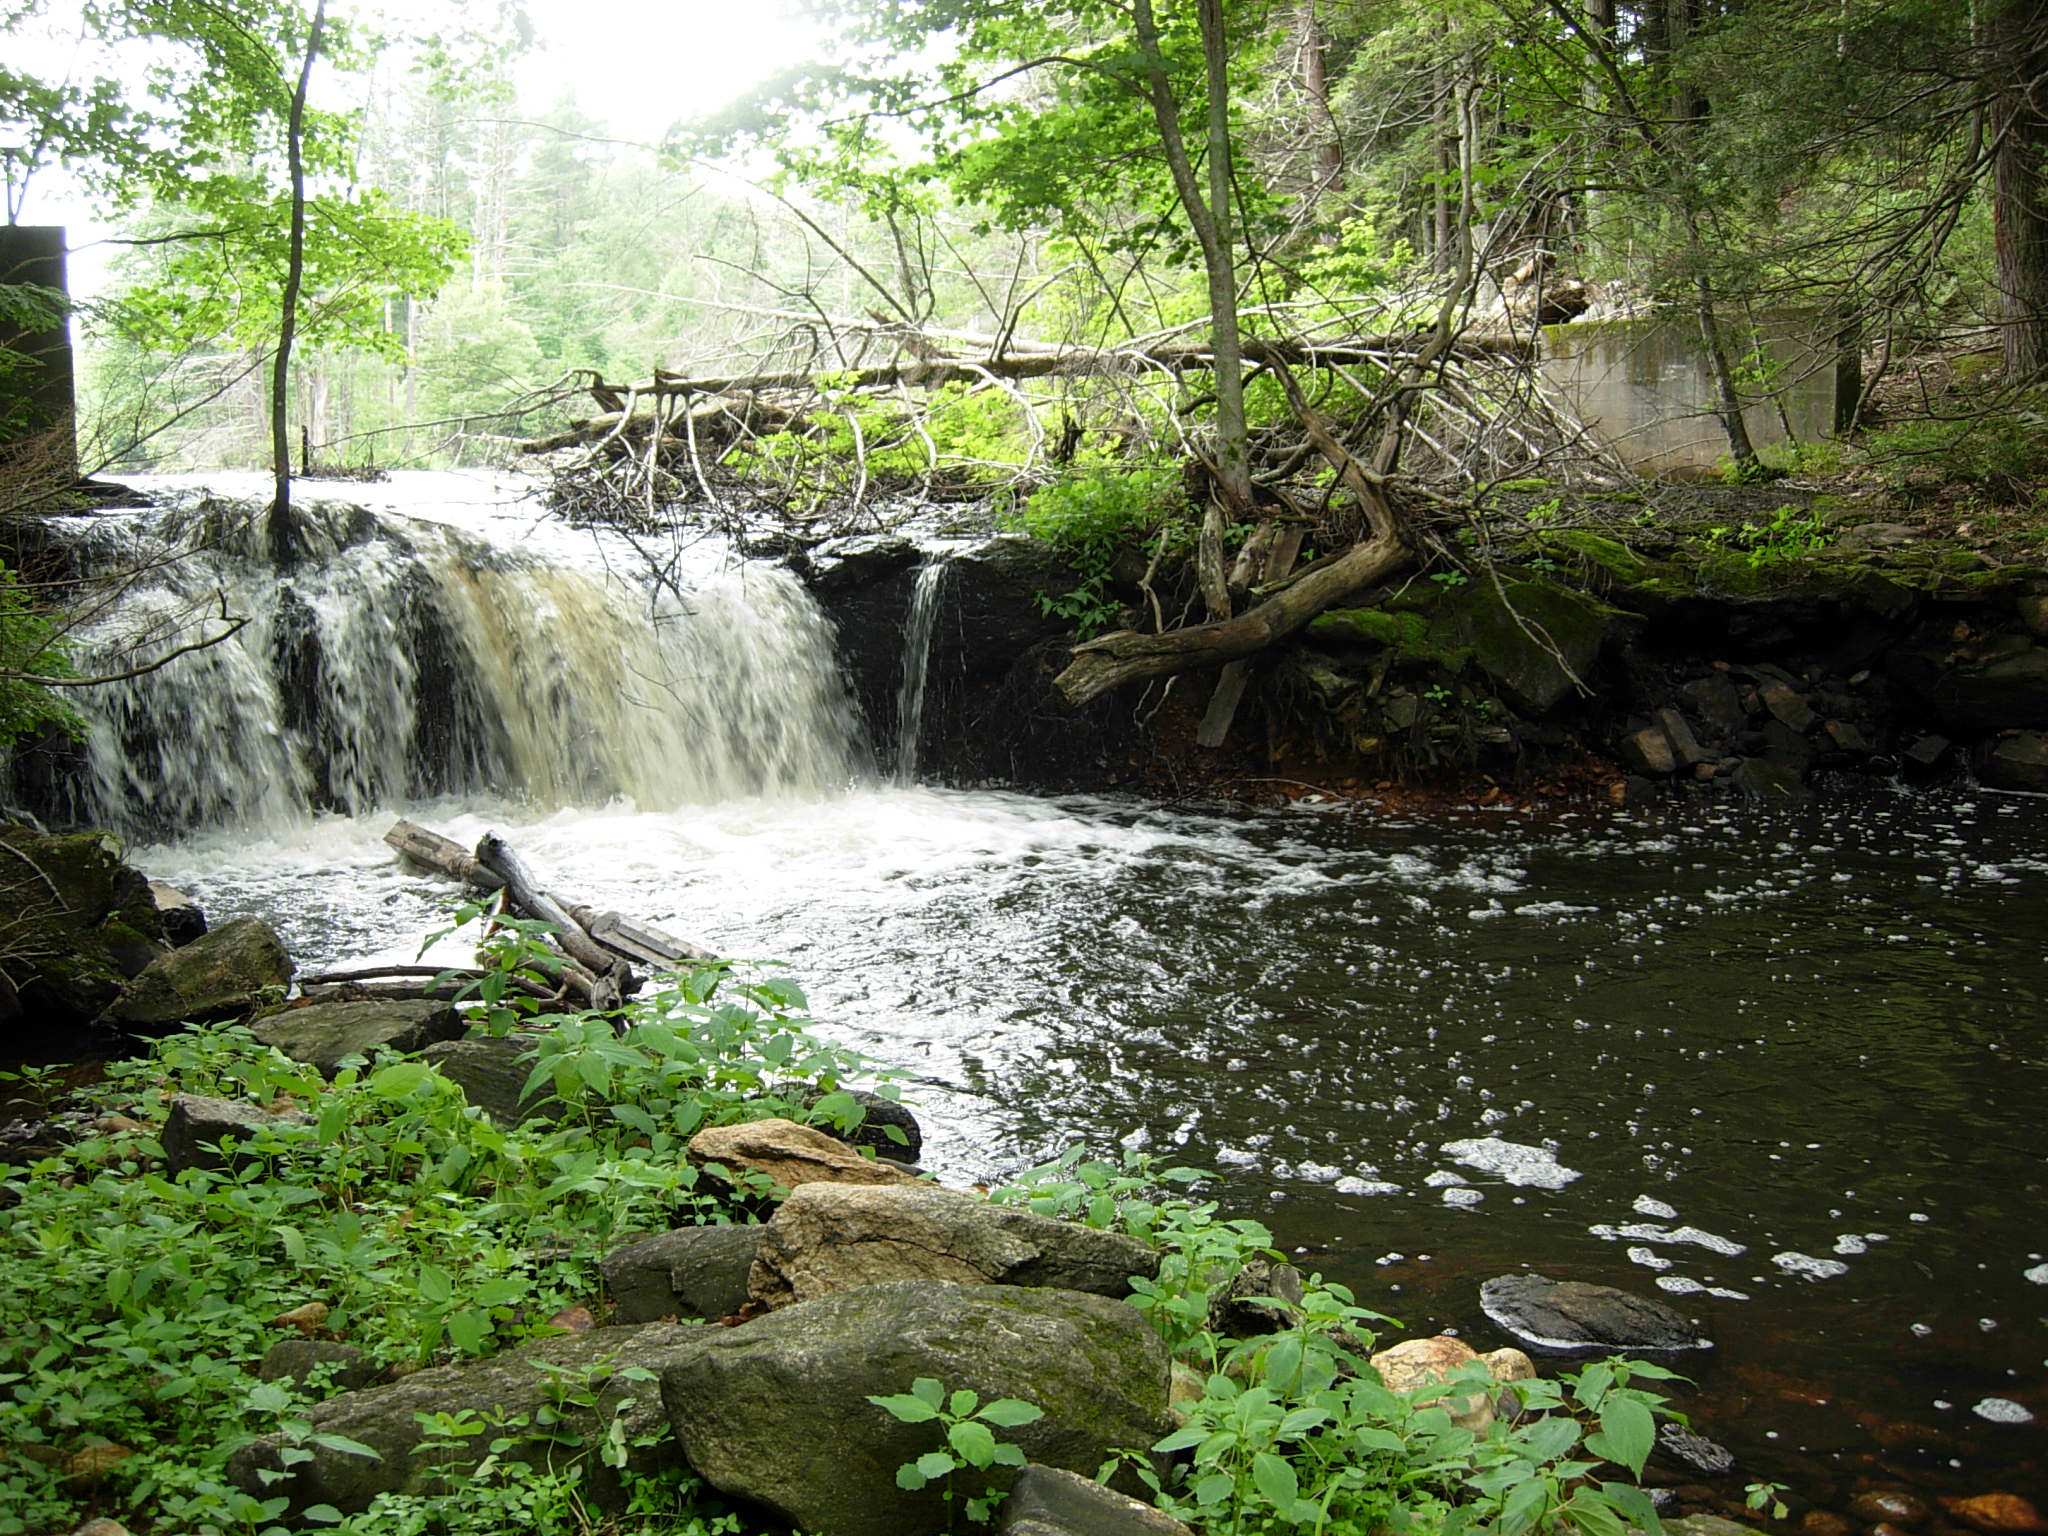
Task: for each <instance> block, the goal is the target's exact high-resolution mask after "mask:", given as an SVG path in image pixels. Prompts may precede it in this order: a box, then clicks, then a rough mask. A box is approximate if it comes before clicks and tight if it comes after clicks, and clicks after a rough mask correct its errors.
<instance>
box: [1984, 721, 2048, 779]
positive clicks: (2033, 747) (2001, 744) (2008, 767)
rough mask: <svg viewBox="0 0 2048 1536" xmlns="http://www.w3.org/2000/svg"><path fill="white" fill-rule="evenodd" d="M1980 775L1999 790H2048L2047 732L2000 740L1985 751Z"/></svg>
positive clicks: (2019, 733) (2029, 732) (2019, 735)
mask: <svg viewBox="0 0 2048 1536" xmlns="http://www.w3.org/2000/svg"><path fill="white" fill-rule="evenodd" d="M1978 772H1979V773H1980V775H1981V776H1982V777H1983V780H1984V782H1985V783H1986V784H1990V785H1992V786H1994V787H1996V788H1999V789H2030V790H2036V791H2040V790H2048V732H2042V731H2015V732H2013V734H2012V735H2010V736H2005V737H2001V738H2000V739H1999V740H1997V741H1994V742H1993V743H1991V745H1990V746H1989V747H1988V748H1986V749H1985V751H1984V754H1983V757H1982V760H1981V764H1980V767H1979V769H1978Z"/></svg>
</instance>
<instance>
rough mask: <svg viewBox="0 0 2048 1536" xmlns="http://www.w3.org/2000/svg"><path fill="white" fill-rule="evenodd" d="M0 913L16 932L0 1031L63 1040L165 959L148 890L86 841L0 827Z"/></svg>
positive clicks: (105, 850)
mask: <svg viewBox="0 0 2048 1536" xmlns="http://www.w3.org/2000/svg"><path fill="white" fill-rule="evenodd" d="M0 911H4V912H6V913H7V915H8V919H9V920H10V922H11V923H12V924H13V925H14V926H13V931H12V932H11V933H10V935H9V937H8V945H7V977H6V979H5V980H0V1023H6V1022H8V1021H9V1020H10V1019H14V1020H19V1021H20V1022H21V1023H22V1024H24V1025H26V1026H29V1027H31V1028H38V1029H49V1030H53V1031H62V1030H67V1029H75V1028H78V1027H81V1026H84V1025H87V1024H90V1023H91V1022H92V1021H93V1020H94V1019H96V1018H98V1017H99V1015H100V1014H101V1012H102V1011H103V1010H104V1009H105V1008H106V1007H107V1005H108V1004H109V1003H111V1002H113V1001H114V999H115V998H117V997H119V996H120V995H121V988H122V987H123V986H124V985H125V984H126V983H127V981H128V980H129V978H131V977H133V976H135V975H137V974H139V973H140V972H141V971H143V970H144V969H145V968H146V967H147V966H148V965H149V963H150V962H151V961H153V960H155V959H156V958H157V957H158V956H159V955H161V954H163V953H164V952H165V944H164V929H163V919H162V918H161V917H159V916H158V914H157V908H156V902H155V901H154V900H153V899H152V898H151V896H150V893H149V880H148V878H147V877H145V876H144V875H142V874H141V873H139V872H138V871H136V870H133V869H130V868H129V867H128V866H127V865H126V864H123V863H122V862H121V860H120V859H119V857H117V856H116V855H115V853H114V852H113V850H112V849H111V848H110V847H109V846H108V845H107V843H106V842H105V841H104V840H102V839H101V838H99V837H98V836H96V835H94V834H92V833H89V832H79V833H72V834H68V835H64V836H50V835H47V834H45V833H41V832H38V831H36V830H35V829H34V828H33V827H30V826H26V825H24V824H21V823H18V822H10V823H6V824H4V825H0Z"/></svg>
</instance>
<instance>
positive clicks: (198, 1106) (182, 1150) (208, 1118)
mask: <svg viewBox="0 0 2048 1536" xmlns="http://www.w3.org/2000/svg"><path fill="white" fill-rule="evenodd" d="M307 1123H309V1122H308V1121H307V1120H306V1117H305V1116H303V1115H273V1114H271V1113H270V1112H269V1111H267V1110H264V1109H261V1108H259V1107H258V1106H256V1105H254V1104H248V1103H244V1102H243V1101H241V1100H239V1099H216V1098H209V1097H207V1096H206V1095H204V1094H196V1093H181V1094H179V1095H178V1096H177V1097H176V1098H174V1099H172V1100H171V1109H170V1113H169V1114H168V1115H167V1116H165V1118H164V1128H163V1130H162V1131H161V1132H160V1133H159V1134H158V1136H157V1141H158V1143H159V1144H160V1145H161V1146H162V1147H163V1149H164V1167H165V1168H166V1169H167V1170H168V1171H169V1172H170V1174H171V1175H172V1177H174V1178H175V1177H176V1176H177V1175H178V1174H180V1173H183V1172H184V1171H185V1170H186V1169H187V1168H216V1169H217V1168H225V1167H227V1166H229V1165H230V1164H231V1163H239V1162H242V1161H243V1160H245V1159H246V1158H249V1157H252V1156H254V1155H255V1153H254V1150H253V1148H252V1147H251V1145H250V1144H251V1143H252V1142H254V1141H255V1140H256V1139H257V1138H258V1137H259V1136H262V1135H264V1134H266V1133H267V1132H271V1131H276V1130H281V1129H284V1128H286V1127H288V1126H293V1125H305V1124H307ZM229 1137H232V1138H233V1139H234V1143H235V1146H234V1150H233V1152H232V1153H224V1152H222V1151H220V1150H219V1147H218V1143H219V1142H221V1141H222V1140H223V1139H225V1138H229Z"/></svg>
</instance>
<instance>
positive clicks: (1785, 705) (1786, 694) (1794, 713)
mask: <svg viewBox="0 0 2048 1536" xmlns="http://www.w3.org/2000/svg"><path fill="white" fill-rule="evenodd" d="M1756 696H1757V699H1758V701H1759V702H1760V703H1761V704H1762V705H1763V707H1764V708H1765V709H1767V710H1769V711H1770V713H1771V717H1772V718H1773V719H1774V720H1776V721H1777V722H1778V723H1779V724H1781V725H1783V726H1784V727H1785V728H1786V729H1787V730H1793V731H1799V732H1801V733H1804V732H1806V731H1809V730H1811V729H1812V728H1813V721H1814V714H1813V710H1812V708H1811V707H1810V706H1809V705H1808V704H1807V702H1806V700H1805V699H1803V698H1801V697H1800V696H1799V695H1798V694H1797V693H1795V692H1793V690H1792V689H1791V688H1789V687H1787V686H1786V685H1785V684H1784V683H1778V682H1768V683H1765V684H1763V686H1761V687H1760V688H1758V689H1757V691H1756Z"/></svg>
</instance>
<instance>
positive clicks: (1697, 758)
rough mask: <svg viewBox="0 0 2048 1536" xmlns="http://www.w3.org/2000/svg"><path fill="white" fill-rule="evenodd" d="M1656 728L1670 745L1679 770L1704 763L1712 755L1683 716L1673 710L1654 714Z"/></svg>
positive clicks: (1662, 710) (1663, 710)
mask: <svg viewBox="0 0 2048 1536" xmlns="http://www.w3.org/2000/svg"><path fill="white" fill-rule="evenodd" d="M1656 722H1657V728H1658V729H1659V730H1661V731H1662V732H1663V733H1664V739H1665V740H1666V741H1668V742H1670V743H1671V752H1672V755H1673V756H1674V757H1675V758H1676V759H1677V760H1678V766H1679V767H1681V768H1690V767H1692V766H1693V765H1694V764H1696V763H1704V762H1706V761H1707V760H1708V759H1709V758H1710V757H1711V756H1712V755H1713V754H1712V753H1710V752H1708V751H1706V750H1705V749H1704V748H1702V747H1701V746H1700V744H1699V741H1698V739H1697V738H1696V737H1694V735H1693V733H1692V727H1691V726H1690V725H1688V724H1686V721H1685V716H1683V715H1681V714H1680V713H1679V712H1678V711H1677V710H1675V709H1660V710H1658V711H1657V714H1656Z"/></svg>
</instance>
